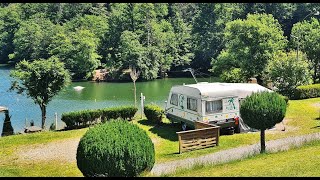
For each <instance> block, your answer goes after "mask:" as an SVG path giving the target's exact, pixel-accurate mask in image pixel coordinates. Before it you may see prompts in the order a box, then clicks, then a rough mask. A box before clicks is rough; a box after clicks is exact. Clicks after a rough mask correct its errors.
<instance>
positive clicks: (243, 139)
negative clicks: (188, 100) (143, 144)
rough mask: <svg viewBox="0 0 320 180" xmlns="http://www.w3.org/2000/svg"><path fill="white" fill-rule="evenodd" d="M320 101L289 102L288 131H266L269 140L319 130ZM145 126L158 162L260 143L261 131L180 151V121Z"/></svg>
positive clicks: (139, 123) (318, 99) (144, 123)
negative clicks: (214, 145)
mask: <svg viewBox="0 0 320 180" xmlns="http://www.w3.org/2000/svg"><path fill="white" fill-rule="evenodd" d="M319 102H320V98H312V99H306V100H292V101H289V107H288V109H287V113H286V119H287V120H286V122H287V123H286V124H285V126H286V129H287V130H286V131H278V132H267V133H266V140H267V141H268V140H273V139H279V138H285V137H289V136H296V135H303V134H309V133H315V132H320V121H318V120H317V118H319V109H320V107H316V106H315V104H316V103H319ZM135 123H137V124H138V125H139V126H140V127H141V128H142V129H144V130H146V131H147V133H148V135H149V136H150V137H151V138H152V139H153V141H154V143H155V148H156V162H157V163H161V162H166V161H171V160H178V159H184V158H188V157H197V156H201V155H205V154H209V153H213V152H217V151H220V150H225V149H230V148H234V147H239V146H244V145H251V144H255V143H259V141H260V134H259V132H257V133H246V134H234V135H223V136H220V140H219V146H217V147H212V148H206V149H201V150H196V151H191V152H187V153H182V154H178V152H179V145H178V144H179V142H178V137H177V135H176V132H177V131H179V130H180V126H179V125H178V124H174V125H172V124H170V123H169V122H168V121H165V123H164V124H163V125H162V126H154V124H152V123H150V122H149V121H148V120H145V119H144V120H137V121H136V122H135Z"/></svg>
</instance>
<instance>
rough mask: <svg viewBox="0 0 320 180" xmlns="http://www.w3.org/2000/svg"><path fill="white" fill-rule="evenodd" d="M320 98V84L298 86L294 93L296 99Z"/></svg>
mask: <svg viewBox="0 0 320 180" xmlns="http://www.w3.org/2000/svg"><path fill="white" fill-rule="evenodd" d="M315 97H320V84H310V85H304V86H298V87H297V88H296V90H295V93H294V99H307V98H315Z"/></svg>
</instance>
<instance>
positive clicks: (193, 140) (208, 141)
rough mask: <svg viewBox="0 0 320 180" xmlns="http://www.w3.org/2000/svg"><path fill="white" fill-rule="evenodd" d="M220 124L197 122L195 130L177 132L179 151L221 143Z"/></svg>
mask: <svg viewBox="0 0 320 180" xmlns="http://www.w3.org/2000/svg"><path fill="white" fill-rule="evenodd" d="M219 129H220V127H219V126H215V125H211V124H207V123H203V122H200V121H196V122H195V130H189V131H180V132H177V134H178V139H179V153H180V154H181V153H183V152H187V151H192V150H196V149H203V148H207V147H213V146H218V145H219V136H220V134H219Z"/></svg>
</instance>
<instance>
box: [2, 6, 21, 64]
mask: <svg viewBox="0 0 320 180" xmlns="http://www.w3.org/2000/svg"><path fill="white" fill-rule="evenodd" d="M20 22H21V12H20V8H19V5H18V4H9V5H8V6H6V7H3V8H0V63H7V62H8V61H9V54H12V53H13V52H14V44H13V40H14V34H15V33H16V31H17V30H18V29H19V25H20Z"/></svg>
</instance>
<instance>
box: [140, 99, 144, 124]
mask: <svg viewBox="0 0 320 180" xmlns="http://www.w3.org/2000/svg"><path fill="white" fill-rule="evenodd" d="M140 101H141V119H142V116H143V107H144V105H143V101H144V96H143V94H142V93H141V94H140Z"/></svg>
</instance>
